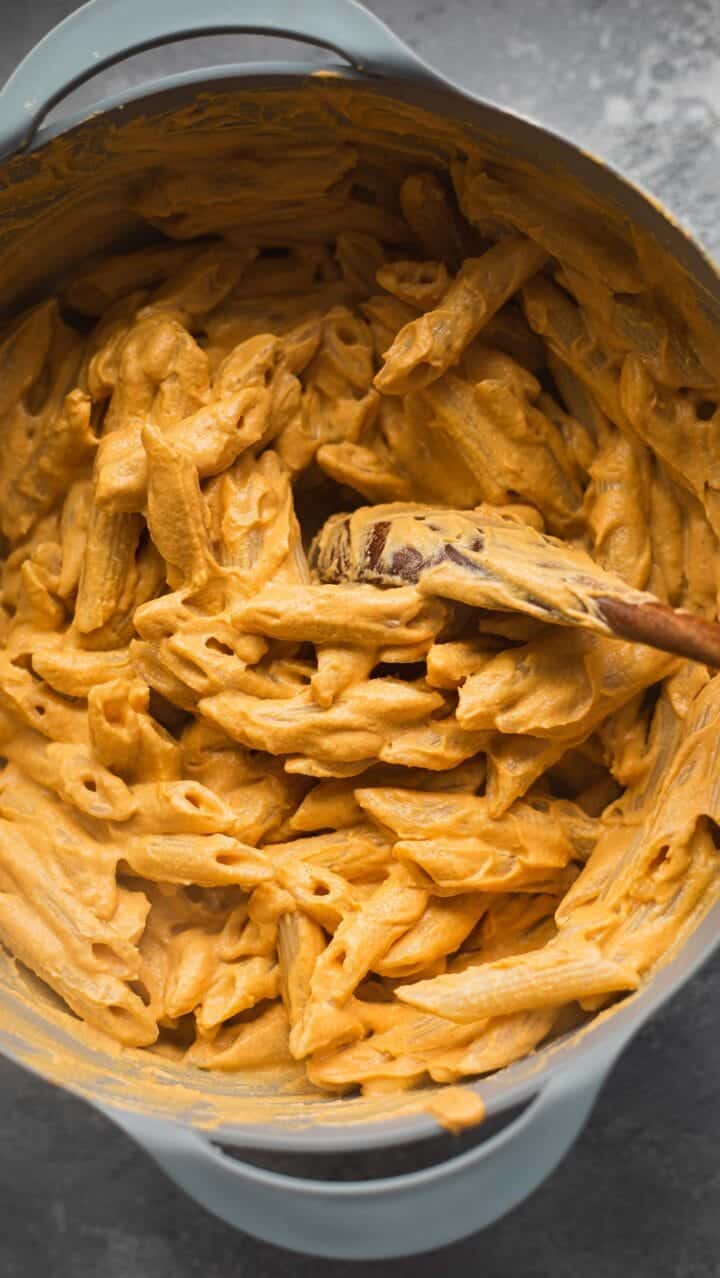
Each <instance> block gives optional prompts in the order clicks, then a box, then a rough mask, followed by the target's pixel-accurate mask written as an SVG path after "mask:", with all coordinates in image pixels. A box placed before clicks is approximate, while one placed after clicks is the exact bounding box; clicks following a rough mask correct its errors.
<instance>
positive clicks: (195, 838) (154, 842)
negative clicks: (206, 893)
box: [122, 834, 270, 891]
mask: <svg viewBox="0 0 720 1278" xmlns="http://www.w3.org/2000/svg"><path fill="white" fill-rule="evenodd" d="M122 856H123V858H124V859H125V860H126V861H127V863H128V865H129V866H130V868H131V870H133V871H134V873H135V874H138V875H139V876H140V877H141V878H144V879H150V880H151V881H152V882H156V883H179V884H188V883H197V884H198V885H199V886H200V887H218V886H221V885H223V884H231V883H232V884H237V885H238V887H242V888H243V889H245V890H246V891H247V890H248V889H249V888H252V887H255V886H256V885H257V884H258V883H262V882H264V881H265V880H266V879H269V878H270V867H269V865H268V862H267V858H266V857H265V856H263V854H262V852H259V851H258V850H257V849H256V848H251V847H248V846H247V845H246V844H244V843H240V842H238V840H237V839H233V838H230V837H229V836H228V835H226V834H154V835H153V834H149V835H145V836H136V837H135V838H131V839H129V840H128V842H127V843H126V844H125V843H123V846H122Z"/></svg>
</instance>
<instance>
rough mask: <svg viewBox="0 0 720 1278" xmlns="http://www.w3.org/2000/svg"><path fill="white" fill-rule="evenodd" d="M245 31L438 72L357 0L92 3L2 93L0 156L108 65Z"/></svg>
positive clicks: (379, 63) (48, 39)
mask: <svg viewBox="0 0 720 1278" xmlns="http://www.w3.org/2000/svg"><path fill="white" fill-rule="evenodd" d="M232 32H245V33H248V34H250V33H252V34H256V35H276V36H287V37H290V38H291V39H294V40H300V41H302V42H303V43H305V44H313V45H319V46H320V47H322V48H324V49H330V50H332V51H333V52H334V53H338V54H340V55H341V56H342V57H343V58H346V59H347V61H348V62H350V63H351V64H352V66H353V67H355V68H356V69H357V70H360V71H363V72H365V73H367V74H369V75H388V74H390V75H400V76H403V77H405V78H414V79H418V78H428V79H432V78H433V76H434V73H433V72H432V71H431V70H430V68H429V67H427V66H426V65H425V63H424V62H423V61H422V60H421V59H420V58H418V57H417V55H416V54H414V53H413V52H412V51H411V50H410V49H409V48H408V47H407V45H406V44H404V43H403V41H402V40H400V39H399V37H398V36H396V35H395V34H394V32H392V31H391V30H390V28H389V27H387V26H386V25H385V23H384V22H381V20H380V19H379V18H377V17H376V16H375V14H374V13H370V11H369V10H368V9H366V8H365V7H364V5H362V4H358V3H356V0H301V2H300V0H263V4H262V5H256V4H255V3H253V0H209V3H207V4H201V5H198V4H197V0H90V2H89V3H88V4H85V5H83V6H82V7H81V8H80V9H77V10H76V11H75V12H74V13H72V14H70V16H69V17H67V18H66V19H65V20H64V22H61V23H59V24H58V26H56V27H53V29H52V30H51V31H49V32H48V34H47V35H46V36H45V37H44V38H43V39H42V40H41V41H40V42H39V44H37V45H35V47H34V48H33V49H31V50H30V52H29V53H28V54H27V56H26V57H25V58H24V59H23V61H22V62H21V63H20V64H19V66H18V67H17V68H16V70H15V71H14V72H13V74H12V75H11V76H10V79H9V80H8V81H7V83H6V85H5V87H4V88H3V90H2V92H0V155H9V154H12V153H13V152H15V151H19V150H24V149H25V148H26V147H28V146H29V145H30V143H31V142H32V139H33V137H34V136H35V134H36V132H37V130H38V128H39V126H40V124H41V122H42V120H43V119H44V117H45V116H46V115H47V113H48V111H50V109H51V108H52V107H53V106H55V104H56V103H57V102H58V101H60V99H61V98H63V97H64V96H65V95H66V94H67V93H69V92H70V91H71V90H72V89H74V88H77V86H78V85H80V84H83V83H84V81H86V80H89V79H90V78H91V77H92V76H94V75H95V74H96V73H97V72H98V71H101V70H102V69H103V68H104V67H110V66H113V65H114V63H116V62H121V61H122V60H123V58H127V57H129V56H130V55H131V54H133V53H140V52H141V51H142V50H143V49H151V48H154V47H156V46H158V45H162V44H169V43H172V42H173V41H177V40H186V39H190V38H191V37H193V36H206V35H213V34H216V35H217V34H229V33H232Z"/></svg>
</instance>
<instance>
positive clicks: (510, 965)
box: [396, 937, 639, 1024]
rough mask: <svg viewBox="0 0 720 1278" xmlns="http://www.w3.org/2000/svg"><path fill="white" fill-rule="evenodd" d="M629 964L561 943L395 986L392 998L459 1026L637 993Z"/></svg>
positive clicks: (589, 948)
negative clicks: (607, 995)
mask: <svg viewBox="0 0 720 1278" xmlns="http://www.w3.org/2000/svg"><path fill="white" fill-rule="evenodd" d="M638 984H639V978H638V974H637V971H636V970H635V968H634V967H633V965H632V964H627V963H626V964H621V963H617V962H614V961H613V960H612V959H608V958H606V957H605V956H604V954H603V952H602V950H601V949H600V947H599V946H597V945H594V944H592V943H591V942H589V941H586V942H584V943H582V944H580V943H578V944H576V945H563V943H562V938H560V937H559V938H558V939H557V940H556V941H551V942H550V944H549V945H546V946H544V947H543V949H540V950H533V951H532V952H531V953H529V954H523V955H521V956H520V957H519V958H514V957H510V958H505V959H497V960H496V961H495V962H494V963H482V964H480V965H479V966H478V967H469V968H467V969H466V971H464V972H457V973H452V974H450V975H448V976H436V977H435V978H434V979H433V980H431V981H416V982H415V984H413V985H400V986H398V988H397V990H396V994H397V997H398V998H399V999H401V1001H402V1002H404V1003H409V1004H410V1006H411V1007H417V1008H418V1009H419V1010H420V1011H423V1012H432V1013H433V1014H434V1015H436V1016H440V1015H442V1016H445V1017H447V1018H448V1020H451V1021H458V1022H460V1023H461V1024H464V1023H466V1022H470V1021H477V1020H481V1019H482V1018H483V1017H492V1016H509V1015H511V1014H512V1013H514V1012H531V1011H536V1010H537V1011H539V1010H544V1009H546V1008H560V1007H563V1006H564V1005H565V1004H566V1003H572V1002H575V1000H578V999H586V998H591V997H595V996H597V995H599V994H613V993H626V992H627V991H629V990H634V989H637V987H638Z"/></svg>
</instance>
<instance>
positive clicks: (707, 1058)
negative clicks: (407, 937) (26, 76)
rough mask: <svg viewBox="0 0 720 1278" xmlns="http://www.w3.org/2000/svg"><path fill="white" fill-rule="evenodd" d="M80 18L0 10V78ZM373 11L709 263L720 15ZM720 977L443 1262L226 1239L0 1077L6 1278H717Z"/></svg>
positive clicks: (115, 1145)
mask: <svg viewBox="0 0 720 1278" xmlns="http://www.w3.org/2000/svg"><path fill="white" fill-rule="evenodd" d="M147 2H148V3H149V4H152V0H147ZM74 7H76V6H75V4H74V3H73V0H34V3H32V4H21V3H18V2H16V0H0V18H1V26H0V29H1V30H2V36H1V37H0V80H4V79H5V77H6V76H7V75H8V74H9V72H10V70H11V69H12V66H13V65H14V64H15V63H16V62H17V61H18V60H19V58H20V57H21V56H22V55H23V53H24V52H25V51H26V50H27V49H28V48H29V47H30V45H31V44H32V43H34V42H35V41H36V40H37V39H38V38H39V37H40V36H41V35H42V34H43V33H44V31H46V30H47V29H48V28H49V27H50V26H52V25H53V23H55V22H57V21H59V20H60V19H61V18H62V17H64V16H65V15H66V14H67V13H69V12H70V11H71V10H72V9H73V8H74ZM238 7H240V0H238ZM261 7H262V6H261ZM261 7H260V8H261ZM298 7H299V8H300V9H301V8H302V0H299V6H298ZM370 7H371V8H372V9H374V10H375V12H377V13H378V14H379V15H380V16H382V17H383V18H385V20H386V21H388V22H389V23H390V24H391V25H393V26H394V27H395V28H396V30H397V31H398V32H399V33H400V34H401V35H402V36H404V38H405V39H406V40H407V41H408V42H409V43H410V44H411V45H412V46H413V47H414V48H415V49H417V50H418V51H419V52H420V53H421V54H422V55H423V56H424V57H425V58H426V59H427V60H428V61H430V62H432V63H433V64H434V65H435V66H437V67H438V68H439V69H440V70H441V71H443V72H444V73H445V74H446V75H448V76H449V77H451V78H452V79H454V80H455V81H457V83H458V84H460V85H462V86H464V87H466V88H468V89H470V90H472V91H473V92H475V93H478V94H481V95H483V96H485V97H488V98H491V99H493V100H495V101H497V102H500V103H502V104H506V105H510V106H512V107H514V108H515V109H518V110H520V111H522V112H523V113H525V114H529V115H533V116H535V117H537V118H539V119H540V120H542V121H543V122H544V123H546V124H549V125H551V126H554V127H556V128H558V129H559V130H560V131H562V132H564V133H566V134H568V135H570V136H571V137H573V138H575V139H576V140H577V141H579V142H580V143H581V144H582V145H584V146H586V147H588V148H590V149H592V150H595V151H597V152H599V153H600V154H602V155H604V156H605V157H608V158H610V159H611V160H612V161H614V162H615V163H616V164H617V165H619V166H620V167H621V168H623V169H624V170H625V171H626V172H627V173H629V174H630V176H632V177H633V178H635V179H636V180H637V181H639V182H641V183H643V184H645V185H647V186H648V187H649V188H650V189H651V190H652V191H653V192H654V193H655V194H656V195H658V196H660V198H661V199H663V200H664V202H665V203H666V204H667V205H668V206H669V207H670V208H671V209H672V210H673V212H674V213H676V214H678V215H679V216H680V217H681V218H682V219H684V220H685V221H686V223H687V224H688V225H689V226H690V227H691V228H692V229H693V230H694V231H695V232H696V233H697V234H699V235H700V236H701V237H702V238H703V239H704V241H705V243H706V245H707V246H708V247H709V248H710V249H711V250H712V251H714V252H716V253H717V254H720V222H719V221H718V218H717V216H716V210H717V208H718V203H719V202H720V128H719V127H718V126H719V123H720V121H719V120H718V115H719V114H720V0H372V2H371V4H370ZM248 8H251V9H253V10H255V12H258V10H257V9H256V7H255V5H250V4H249V3H248ZM277 48H278V46H277V42H275V43H274V44H273V43H270V42H269V41H265V40H259V39H252V40H249V39H241V38H237V39H226V38H222V39H212V40H210V39H208V40H202V41H196V42H192V44H185V45H175V46H173V47H171V48H168V49H166V50H161V51H155V52H153V53H151V54H144V55H141V56H139V57H136V58H133V59H132V60H131V61H129V62H127V63H125V64H123V66H121V67H118V68H115V69H113V70H111V71H110V72H107V73H105V74H104V75H103V76H102V77H99V79H101V80H102V85H101V86H100V85H99V84H97V82H96V85H97V87H95V86H94V87H93V89H92V90H91V89H88V88H86V89H84V90H83V91H82V92H81V94H80V95H79V100H82V101H90V100H91V99H92V98H93V97H95V96H100V89H101V88H102V90H103V92H108V91H116V90H121V89H122V88H123V87H124V86H126V85H128V84H135V83H140V82H142V80H143V79H144V78H147V77H148V75H149V74H153V75H156V74H157V73H158V71H160V70H177V69H180V68H184V67H191V66H198V65H204V64H210V63H212V62H214V61H215V62H216V61H220V60H222V61H225V62H229V61H234V60H237V61H240V60H242V59H243V58H247V57H252V58H254V59H256V58H258V57H262V56H274V57H278V56H282V57H285V56H292V53H290V54H289V55H288V49H289V50H292V49H293V46H292V45H290V46H286V47H285V49H284V50H283V52H282V53H278V51H277ZM304 56H305V55H304ZM719 977H720V956H719V957H718V958H717V959H716V960H715V962H714V963H710V964H709V965H708V966H707V967H706V969H705V970H704V971H703V972H702V973H701V974H700V975H699V976H697V977H696V978H695V979H694V980H693V982H692V983H691V984H690V985H689V986H688V987H687V988H686V989H685V990H684V991H683V992H682V993H681V994H680V995H679V996H678V997H677V998H676V999H675V1000H674V1002H673V1003H672V1004H671V1005H670V1006H669V1007H668V1008H667V1009H666V1010H665V1011H664V1012H663V1014H662V1015H661V1016H659V1017H657V1018H656V1020H655V1021H654V1022H653V1023H652V1024H651V1025H650V1026H648V1027H647V1028H646V1029H645V1030H644V1031H643V1032H642V1033H641V1034H640V1036H639V1037H638V1039H637V1040H636V1042H635V1043H634V1044H633V1045H632V1047H631V1048H630V1050H629V1051H628V1052H627V1053H626V1054H625V1056H624V1058H623V1059H622V1061H621V1062H620V1064H619V1065H618V1066H617V1068H616V1070H615V1072H614V1074H613V1076H612V1078H611V1079H610V1081H609V1082H608V1084H607V1086H606V1088H605V1090H604V1092H603V1095H602V1097H601V1099H600V1102H599V1104H598V1106H597V1108H596V1110H595V1113H594V1115H593V1117H592V1119H591V1121H590V1123H589V1125H588V1127H587V1129H586V1131H585V1133H584V1135H583V1136H582V1138H581V1140H580V1141H579V1142H578V1145H577V1146H576V1148H575V1149H574V1150H573V1152H572V1153H571V1154H570V1155H569V1157H568V1158H566V1160H565V1161H564V1163H563V1164H562V1166H561V1167H560V1168H559V1169H558V1170H557V1171H556V1172H555V1174H554V1175H553V1176H552V1177H551V1178H550V1180H549V1181H547V1182H546V1184H545V1185H544V1186H543V1187H542V1189H540V1190H539V1191H538V1193H536V1194H535V1195H534V1197H533V1198H532V1199H531V1200H530V1201H529V1202H527V1203H525V1204H524V1205H523V1206H521V1207H519V1208H517V1209H516V1210H515V1211H514V1212H512V1213H511V1214H510V1215H509V1216H508V1217H506V1219H505V1220H503V1221H501V1222H499V1223H498V1224H496V1225H494V1226H493V1227H492V1228H490V1229H488V1230H486V1231H485V1232H484V1233H482V1234H477V1235H475V1236H474V1237H471V1238H469V1239H467V1240H466V1241H465V1242H462V1243H458V1244H456V1245H455V1246H453V1247H449V1248H446V1249H445V1250H443V1251H441V1252H435V1253H433V1254H431V1255H428V1256H425V1257H417V1258H413V1259H408V1260H406V1261H397V1262H376V1263H374V1264H368V1265H354V1266H352V1270H350V1267H348V1266H345V1265H344V1264H341V1263H339V1262H330V1261H317V1260H311V1259H307V1258H304V1257H298V1256H294V1255H291V1254H290V1253H288V1252H283V1251H279V1250H276V1249H275V1248H273V1247H270V1246H266V1245H264V1244H261V1243H257V1242H255V1241H253V1240H252V1239H249V1238H247V1237H246V1236H244V1235H242V1234H238V1233H235V1232H233V1231H232V1230H231V1229H229V1228H227V1227H226V1226H225V1225H222V1224H220V1223H219V1222H218V1221H216V1220H214V1219H212V1218H211V1217H210V1216H208V1215H207V1214H206V1213H205V1212H204V1211H202V1210H201V1209H200V1208H199V1207H196V1206H195V1205H194V1204H193V1203H191V1202H190V1201H189V1200H188V1199H187V1198H185V1197H184V1196H183V1195H182V1194H181V1193H180V1192H179V1191H177V1190H175V1189H174V1187H173V1186H172V1185H170V1183H169V1182H168V1181H167V1180H166V1179H165V1178H164V1177H163V1175H162V1174H161V1173H160V1172H159V1171H158V1170H157V1169H156V1167H155V1166H154V1164H152V1163H151V1161H150V1160H149V1159H148V1158H147V1157H146V1156H145V1155H144V1154H143V1153H141V1152H139V1151H138V1150H137V1149H136V1148H135V1147H134V1146H133V1145H132V1144H131V1142H130V1141H129V1140H127V1139H126V1138H125V1137H124V1136H122V1135H120V1134H119V1133H118V1132H117V1131H115V1130H114V1129H113V1128H112V1127H111V1126H110V1124H109V1123H107V1122H106V1121H105V1120H103V1119H102V1118H100V1117H99V1116H98V1115H96V1114H95V1113H93V1112H92V1111H91V1110H89V1109H88V1108H87V1107H86V1106H85V1105H84V1104H82V1103H81V1102H79V1101H77V1100H76V1099H74V1098H73V1097H70V1096H66V1095H64V1094H62V1093H61V1092H58V1091H56V1090H54V1089H52V1088H50V1087H48V1086H47V1085H46V1084H45V1083H43V1082H41V1081H39V1080H37V1079H35V1078H33V1077H31V1076H30V1075H28V1074H26V1073H24V1072H22V1071H20V1070H19V1069H17V1068H16V1067H15V1066H13V1065H10V1064H8V1063H7V1062H0V1089H1V1090H0V1203H1V1204H2V1207H1V1208H0V1213H1V1215H0V1219H1V1226H0V1275H1V1276H2V1278H34V1276H35V1275H38V1276H39V1275H43V1278H95V1276H96V1275H102V1278H170V1276H171V1275H172V1278H230V1275H233V1278H284V1276H285V1275H294V1276H296V1278H310V1275H313V1278H339V1276H340V1275H341V1274H345V1273H346V1272H352V1273H353V1274H357V1275H358V1278H365V1276H366V1275H367V1278H371V1275H380V1274H382V1275H383V1278H410V1276H411V1275H412V1276H413V1278H430V1276H431V1275H433V1276H434V1275H437V1274H441V1273H443V1272H446V1271H448V1272H449V1271H452V1272H453V1273H454V1274H458V1275H460V1274H465V1273H467V1274H476V1273H479V1272H482V1274H483V1276H484V1278H546V1276H549V1275H552V1276H553V1278H615V1276H616V1275H618V1276H621V1275H622V1276H623V1278H624V1276H625V1275H632V1278H717V1276H718V1275H720V1210H719V1208H720V1159H719V1158H718V1154H717V1150H718V1148H719V1147H720V1073H719V1072H718V1069H717V1053H718V1048H719V1047H720V1010H719V1009H718V1006H717V999H716V989H717V981H718V978H719ZM408 1165H411V1156H410V1157H409V1163H408Z"/></svg>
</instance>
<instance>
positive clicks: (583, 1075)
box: [105, 1052, 616, 1260]
mask: <svg viewBox="0 0 720 1278" xmlns="http://www.w3.org/2000/svg"><path fill="white" fill-rule="evenodd" d="M615 1055H616V1053H613V1060H614V1057H615ZM586 1061H587V1063H585V1061H580V1060H578V1061H576V1062H574V1063H573V1064H572V1065H571V1066H570V1067H567V1066H566V1067H565V1068H563V1069H561V1070H560V1071H559V1072H558V1073H557V1074H555V1075H554V1076H553V1077H551V1078H550V1079H549V1081H548V1082H547V1084H546V1085H545V1086H544V1087H543V1088H542V1090H540V1091H539V1092H538V1094H537V1095H536V1096H535V1098H534V1099H533V1100H532V1102H531V1103H530V1105H529V1106H528V1107H527V1108H526V1109H524V1110H523V1112H522V1113H521V1114H520V1115H519V1116H518V1117H516V1118H515V1119H514V1120H513V1121H511V1122H510V1123H509V1124H508V1125H507V1126H506V1127H504V1128H503V1129H502V1130H501V1131H500V1132H499V1133H498V1134H497V1135H495V1136H493V1137H491V1138H490V1139H488V1140H486V1141H485V1142H483V1143H480V1144H478V1145H476V1146H474V1147H473V1148H472V1149H470V1150H469V1151H467V1152H465V1153H462V1154H459V1155H457V1156H456V1157H455V1158H450V1159H448V1160H447V1161H446V1162H442V1163H439V1164H436V1165H435V1166H433V1167H430V1168H427V1169H424V1170H421V1171H417V1172H411V1173H409V1174H407V1175H402V1176H394V1177H390V1178H384V1179H381V1180H364V1181H354V1182H333V1181H327V1180H326V1181H323V1180H315V1179H308V1178H299V1177H294V1176H288V1175H284V1174H280V1173H277V1172H274V1171H268V1170H266V1169H264V1168H261V1167H257V1166H254V1165H253V1164H251V1163H246V1162H241V1161H239V1160H237V1159H236V1158H234V1157H233V1156H229V1155H228V1154H226V1153H224V1152H223V1151H222V1149H220V1148H218V1147H217V1146H216V1145H214V1144H212V1143H211V1140H210V1139H209V1138H208V1136H207V1135H204V1134H202V1133H200V1132H198V1131H196V1130H194V1129H193V1128H191V1127H187V1126H182V1125H180V1124H178V1123H174V1122H168V1121H167V1120H163V1119H153V1118H150V1117H147V1116H143V1115H138V1114H133V1113H130V1112H127V1111H122V1110H117V1109H110V1110H106V1111H105V1112H106V1113H107V1114H108V1116H109V1117H110V1118H111V1119H113V1121H114V1122H116V1123H117V1124H118V1125H119V1126H120V1127H122V1128H123V1129H124V1131H125V1132H126V1133H127V1134H128V1135H130V1136H131V1137H133V1138H134V1139H135V1140H136V1141H137V1142H138V1144H140V1145H141V1146H143V1147H144V1148H145V1149H146V1151H147V1152H148V1153H149V1154H150V1155H151V1156H152V1158H154V1159H155V1161H156V1162H157V1163H159V1165H160V1166H161V1167H162V1168H163V1169H164V1171H165V1172H167V1174H168V1175H169V1176H170V1177H171V1178H172V1180H174V1181H175V1183H176V1184H177V1185H179V1186H180V1187H181V1188H182V1189H184V1190H185V1192H186V1193H188V1194H190V1196H191V1197H192V1198H194V1199H195V1200H196V1201H197V1202H199V1203H200V1204H202V1206H203V1207H205V1208H207V1210H208V1211H210V1212H212V1213H214V1214H215V1215H216V1216H219V1217H220V1218H221V1219H222V1220H225V1221H227V1222H228V1223H229V1224H231V1225H234V1226H235V1227H236V1228H238V1229H242V1230H245V1231H246V1232H247V1233H249V1234H253V1235H254V1236H255V1237H257V1238H262V1239H263V1240H264V1241H265V1242H271V1243H275V1244H276V1245H279V1246H282V1247H288V1248H290V1249H291V1250H293V1251H299V1252H305V1253H310V1254H312V1255H319V1256H329V1257H333V1258H336V1259H342V1260H370V1259H381V1258H388V1257H395V1256H405V1255H410V1254H413V1253H417V1252H423V1251H429V1250H431V1249H432V1248H435V1247H441V1246H444V1245H445V1244H447V1243H450V1242H454V1241H455V1240H456V1239H458V1238H462V1237H464V1236H465V1235H467V1234H469V1233H473V1232H474V1231H475V1230H478V1229H482V1228H483V1227H484V1226H485V1225H489V1224H491V1223H492V1221H494V1220H497V1219H498V1218H499V1217H500V1216H503V1215H504V1214H505V1213H506V1212H507V1211H509V1210H510V1209H511V1208H512V1207H514V1206H516V1205H517V1204H518V1203H520V1202H522V1201H523V1199H524V1198H526V1197H527V1195H528V1194H530V1193H532V1191H533V1190H534V1189H536V1188H537V1187H538V1186H539V1185H540V1184H541V1183H542V1181H543V1180H544V1179H545V1178H546V1177H547V1176H548V1175H549V1174H550V1172H551V1171H553V1170H554V1168H555V1167H556V1166H557V1164H558V1163H559V1162H560V1159H561V1158H562V1157H563V1155H564V1154H565V1153H566V1152H567V1150H568V1149H569V1148H570V1146H571V1145H572V1143H573V1141H574V1140H575V1139H576V1137H577V1136H578V1134H579V1133H580V1131H581V1129H582V1127H583V1125H584V1123H585V1121H586V1119H587V1117H588V1115H589V1113H590V1110H591V1109H592V1106H593V1103H594V1101H595V1098H596V1096H597V1093H598V1091H599V1089H600V1087H601V1086H602V1084H603V1082H604V1080H605V1077H606V1075H607V1073H608V1071H609V1069H610V1067H611V1064H612V1060H608V1057H607V1055H606V1054H605V1052H603V1053H602V1055H598V1054H592V1055H591V1056H590V1058H589V1060H587V1058H586ZM480 1130H481V1129H480Z"/></svg>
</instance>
